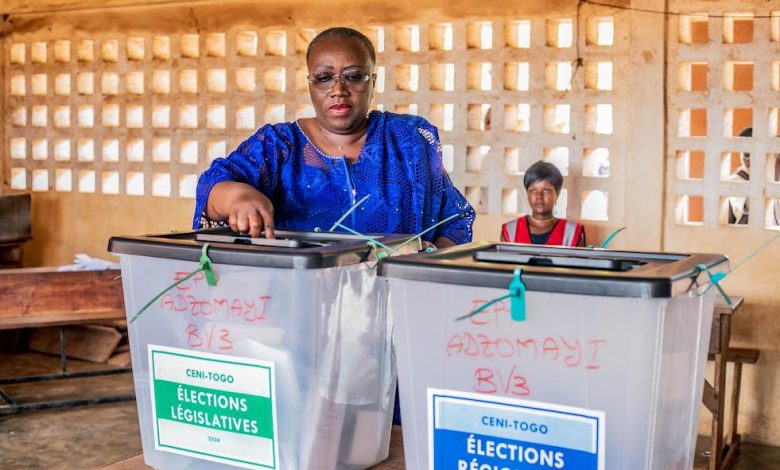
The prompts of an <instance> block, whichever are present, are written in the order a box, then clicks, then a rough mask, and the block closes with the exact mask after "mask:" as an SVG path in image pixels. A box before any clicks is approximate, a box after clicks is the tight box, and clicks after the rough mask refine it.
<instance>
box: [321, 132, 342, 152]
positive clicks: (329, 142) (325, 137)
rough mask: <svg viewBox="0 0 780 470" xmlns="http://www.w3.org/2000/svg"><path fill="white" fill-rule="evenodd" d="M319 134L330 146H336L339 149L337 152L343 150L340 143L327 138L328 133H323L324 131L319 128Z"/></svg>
mask: <svg viewBox="0 0 780 470" xmlns="http://www.w3.org/2000/svg"><path fill="white" fill-rule="evenodd" d="M320 135H321V136H322V138H323V139H325V141H326V142H327V143H328V145H330V146H331V147H336V148H337V149H339V152H341V151H342V150H343V147H342V146H341V145H340V144H337V143H335V142H333V141H332V140H330V139H329V138H328V135H327V134H326V133H325V131H323V130H320Z"/></svg>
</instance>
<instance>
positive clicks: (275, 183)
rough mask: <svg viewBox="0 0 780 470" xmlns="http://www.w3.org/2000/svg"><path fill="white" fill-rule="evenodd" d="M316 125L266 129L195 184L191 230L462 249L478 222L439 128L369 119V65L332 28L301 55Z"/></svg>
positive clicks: (354, 40)
mask: <svg viewBox="0 0 780 470" xmlns="http://www.w3.org/2000/svg"><path fill="white" fill-rule="evenodd" d="M306 62H307V66H308V69H309V76H308V80H309V93H310V96H311V101H312V104H313V107H314V110H315V115H316V117H314V118H307V119H300V120H298V121H296V122H293V123H281V124H274V125H270V124H267V125H265V126H263V127H262V128H260V129H259V130H258V131H257V132H256V133H255V134H254V135H253V136H252V137H250V138H249V139H247V140H246V141H245V142H243V143H242V144H241V145H240V146H239V147H238V149H236V150H235V151H233V152H232V153H231V154H230V155H229V156H227V157H226V158H220V159H217V160H215V161H214V162H213V163H212V165H211V167H210V168H209V169H208V170H206V171H205V172H204V173H203V174H202V175H201V176H200V179H199V181H198V188H197V203H196V209H195V219H194V221H193V225H194V227H195V228H201V227H208V226H212V225H214V224H215V223H225V222H226V223H228V224H229V225H230V227H231V228H232V229H233V230H235V231H238V232H243V233H246V232H249V234H250V235H251V236H252V237H258V236H260V234H261V233H262V232H264V233H265V236H266V237H269V238H273V237H274V228H280V229H286V230H305V231H312V230H315V229H317V228H319V229H321V230H328V229H329V228H330V227H331V226H332V225H333V224H334V222H336V221H337V220H338V219H339V218H340V217H341V216H342V215H343V214H344V213H345V212H347V211H348V210H349V209H350V208H351V207H353V206H354V205H355V204H356V202H358V201H360V200H361V199H363V198H364V197H365V196H368V198H367V199H366V200H365V201H364V202H363V203H362V204H360V205H359V207H358V208H357V209H356V210H355V211H353V212H352V213H351V214H350V215H349V216H348V217H347V218H346V219H345V220H344V221H343V222H342V224H343V225H345V226H347V227H349V228H351V229H353V230H356V231H358V232H361V233H409V234H414V233H419V232H422V231H423V230H425V229H427V228H429V227H431V226H433V225H435V224H436V223H438V222H439V221H442V220H444V219H446V218H448V217H451V216H454V217H453V218H452V219H450V220H448V221H447V222H445V223H443V224H442V225H440V226H438V227H436V229H434V230H432V231H430V232H429V233H427V234H426V235H425V236H424V237H423V240H424V241H428V242H431V243H433V244H435V245H436V246H438V247H445V246H450V245H453V244H460V243H466V242H468V241H470V240H471V237H472V224H473V222H474V218H475V214H474V210H473V209H472V207H471V205H469V203H468V202H467V201H466V199H465V198H464V197H463V195H462V194H461V193H460V191H458V190H457V189H456V188H455V187H454V186H453V184H452V181H451V180H450V178H449V176H448V175H447V172H446V171H445V170H444V167H443V165H442V159H441V143H440V141H439V135H438V131H437V129H436V127H434V126H433V125H431V124H430V123H429V122H427V121H426V120H425V119H423V118H420V117H417V116H409V115H399V114H393V113H388V112H378V111H372V112H369V110H368V108H369V102H370V101H371V97H372V95H373V92H374V86H375V81H376V75H375V74H374V65H375V63H376V55H375V52H374V47H373V45H372V44H371V41H370V40H369V39H368V38H367V37H365V36H364V35H363V34H361V33H360V32H358V31H355V30H352V29H348V28H331V29H328V30H325V31H323V32H322V33H320V34H319V35H318V36H317V37H315V38H314V39H313V40H312V42H311V44H310V45H309V48H308V51H307V53H306Z"/></svg>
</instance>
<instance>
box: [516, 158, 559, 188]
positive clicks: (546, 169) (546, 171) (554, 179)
mask: <svg viewBox="0 0 780 470" xmlns="http://www.w3.org/2000/svg"><path fill="white" fill-rule="evenodd" d="M537 181H547V182H549V183H550V184H551V185H553V187H554V188H555V192H557V193H560V192H561V187H562V186H563V175H562V174H561V172H560V171H559V170H558V168H556V167H555V165H553V164H552V163H548V162H543V161H541V160H540V161H538V162H536V163H534V164H533V165H531V166H530V167H528V169H527V170H526V171H525V176H524V177H523V186H525V189H528V187H529V186H531V185H532V184H534V183H536V182H537Z"/></svg>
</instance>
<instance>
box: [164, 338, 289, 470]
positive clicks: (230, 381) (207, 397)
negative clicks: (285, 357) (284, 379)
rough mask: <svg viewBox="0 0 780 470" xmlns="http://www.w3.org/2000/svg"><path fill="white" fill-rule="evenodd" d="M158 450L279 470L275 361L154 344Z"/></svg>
mask: <svg viewBox="0 0 780 470" xmlns="http://www.w3.org/2000/svg"><path fill="white" fill-rule="evenodd" d="M149 372H150V374H149V375H150V380H149V386H150V387H151V396H152V419H153V428H154V443H155V449H157V450H161V451H167V452H173V453H176V454H182V455H186V456H188V457H193V458H197V459H203V460H210V461H214V462H219V463H224V464H229V465H233V466H237V467H243V468H253V469H257V468H264V469H276V468H278V467H279V449H278V443H277V430H276V422H277V421H276V389H275V383H274V363H273V362H269V361H263V360H258V359H250V358H244V357H235V356H224V355H219V354H210V353H202V352H196V351H190V350H188V349H177V348H170V347H165V346H155V345H149Z"/></svg>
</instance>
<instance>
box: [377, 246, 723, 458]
mask: <svg viewBox="0 0 780 470" xmlns="http://www.w3.org/2000/svg"><path fill="white" fill-rule="evenodd" d="M517 268H519V270H518V269H517ZM727 269H728V261H727V259H726V258H725V257H724V256H721V255H702V254H667V253H639V252H625V251H606V250H592V249H578V248H554V247H545V246H533V245H520V244H510V243H472V244H469V245H463V246H459V247H452V248H449V249H446V250H441V251H438V252H434V253H421V254H414V255H409V256H402V257H396V258H393V259H390V260H387V261H386V262H383V263H382V265H381V266H380V276H382V277H385V278H387V279H388V284H389V295H388V312H389V314H390V315H391V316H392V317H393V318H394V322H395V326H394V336H393V342H394V344H395V350H396V357H397V367H398V382H399V390H400V402H401V413H402V420H403V431H404V450H405V458H406V466H407V468H410V469H425V468H431V469H432V468H436V469H440V468H447V469H449V468H455V469H465V468H469V469H470V468H478V469H482V468H485V469H491V470H493V469H504V468H508V469H515V468H566V469H572V468H576V469H585V468H594V469H596V468H607V469H629V468H630V469H647V470H652V469H659V468H663V469H690V468H691V467H692V465H693V456H694V455H693V454H694V448H695V442H696V429H697V423H698V412H699V408H700V403H701V396H702V387H703V380H704V378H703V369H704V366H705V362H706V358H707V356H706V355H707V347H708V344H709V335H710V327H711V321H712V312H713V303H714V298H713V294H712V292H714V291H715V289H712V290H707V283H708V282H709V277H708V275H707V273H706V272H704V271H706V270H712V271H722V270H727ZM510 285H511V286H512V288H511V289H510Z"/></svg>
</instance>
